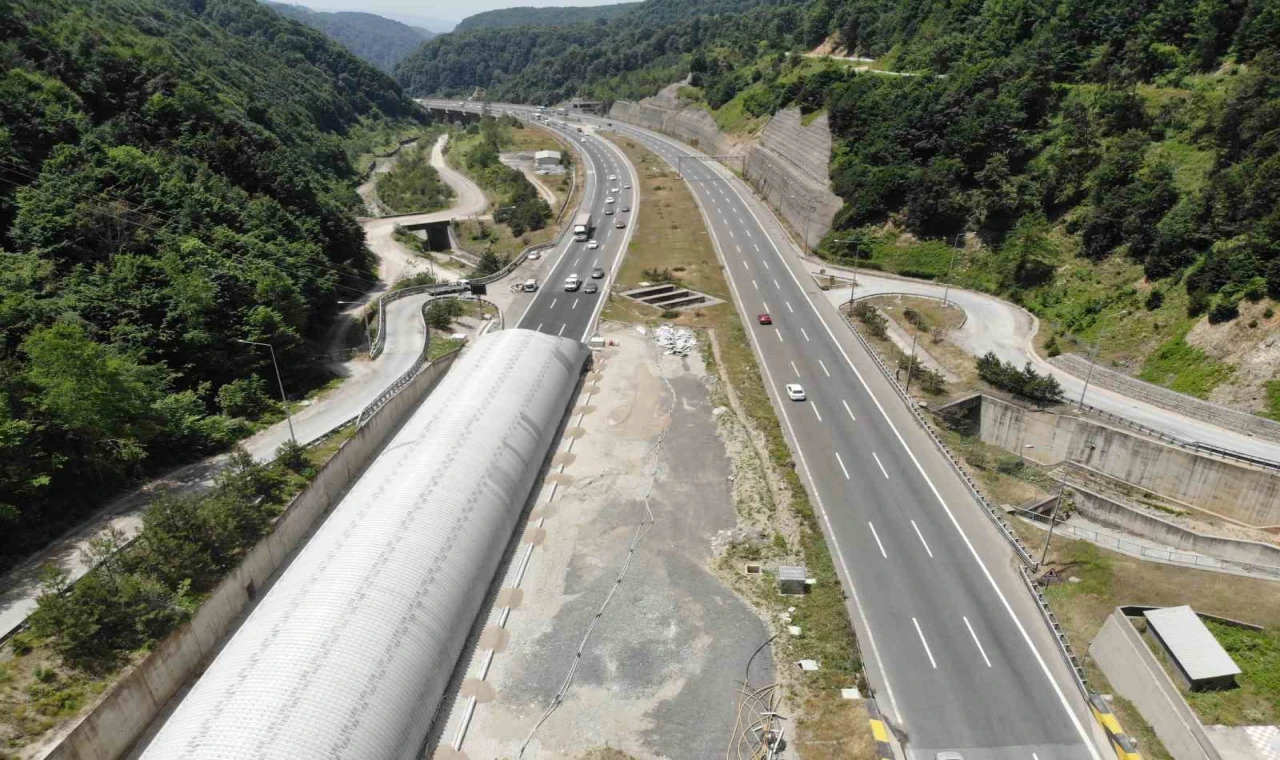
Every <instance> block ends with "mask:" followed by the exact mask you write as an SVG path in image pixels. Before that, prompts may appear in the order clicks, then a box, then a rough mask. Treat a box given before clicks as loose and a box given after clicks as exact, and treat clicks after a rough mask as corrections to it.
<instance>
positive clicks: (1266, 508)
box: [979, 395, 1280, 528]
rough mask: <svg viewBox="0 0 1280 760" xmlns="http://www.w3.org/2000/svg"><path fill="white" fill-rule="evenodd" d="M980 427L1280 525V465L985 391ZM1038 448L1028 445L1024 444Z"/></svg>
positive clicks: (1210, 508) (1016, 443)
mask: <svg viewBox="0 0 1280 760" xmlns="http://www.w3.org/2000/svg"><path fill="white" fill-rule="evenodd" d="M979 435H980V437H981V438H982V440H983V441H984V442H986V443H989V444H991V445H993V446H998V447H1000V448H1002V449H1004V450H1006V451H1013V452H1022V453H1023V454H1024V455H1025V456H1026V457H1027V458H1028V459H1032V460H1034V461H1036V462H1040V463H1041V464H1057V463H1059V462H1062V461H1065V460H1070V461H1072V462H1075V463H1077V464H1081V465H1084V466H1086V467H1088V468H1090V469H1093V470H1096V471H1097V472H1100V473H1102V474H1103V475H1106V476H1107V477H1110V478H1114V479H1116V480H1119V481H1123V482H1124V483H1128V484H1130V485H1133V486H1136V487H1138V488H1141V489H1143V490H1147V491H1151V492H1153V493H1157V494H1160V495H1162V496H1165V497H1168V498H1170V499H1173V500H1175V501H1177V502H1181V503H1182V504H1185V505H1187V506H1190V507H1192V508H1195V509H1200V510H1204V511H1205V512H1209V513H1212V514H1214V515H1217V516H1220V517H1224V518H1226V519H1228V520H1231V521H1235V522H1238V523H1241V524H1244V525H1248V526H1252V527H1256V528H1269V527H1273V526H1277V525H1280V473H1277V472H1275V471H1273V470H1268V469H1264V468H1261V467H1255V466H1253V465H1250V464H1246V463H1243V462H1234V461H1227V460H1224V459H1219V458H1217V457H1213V456H1210V455H1207V454H1202V453H1198V452H1196V451H1193V450H1190V449H1186V448H1183V447H1180V446H1176V445H1173V444H1168V443H1164V442H1161V441H1157V440H1153V439H1150V438H1145V437H1142V436H1139V435H1136V434H1134V433H1131V432H1128V431H1125V430H1120V429H1118V428H1113V427H1110V426H1108V425H1103V424H1101V423H1099V422H1095V421H1093V420H1091V419H1089V418H1087V417H1076V416H1072V415H1067V414H1059V413H1056V412H1044V411H1036V410H1032V409H1027V408H1025V407H1022V406H1019V405H1017V404H1013V403H1010V402H1008V401H1002V400H1000V399H997V398H993V397H991V396H986V395H984V396H983V397H982V410H981V423H980V426H979ZM1028 445H1029V446H1032V447H1033V448H1030V449H1028V448H1026V446H1028Z"/></svg>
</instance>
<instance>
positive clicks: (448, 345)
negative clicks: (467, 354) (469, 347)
mask: <svg viewBox="0 0 1280 760" xmlns="http://www.w3.org/2000/svg"><path fill="white" fill-rule="evenodd" d="M466 343H467V342H466V341H465V340H455V339H453V338H432V340H431V344H430V345H429V346H427V359H428V360H429V361H435V360H436V359H439V358H440V357H442V356H444V355H445V354H448V353H452V352H454V351H457V350H458V349H460V348H462V347H463V346H465V345H466Z"/></svg>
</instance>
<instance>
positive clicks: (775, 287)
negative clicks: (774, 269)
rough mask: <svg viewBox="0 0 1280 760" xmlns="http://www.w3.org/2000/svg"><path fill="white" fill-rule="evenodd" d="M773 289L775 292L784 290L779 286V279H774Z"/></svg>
mask: <svg viewBox="0 0 1280 760" xmlns="http://www.w3.org/2000/svg"><path fill="white" fill-rule="evenodd" d="M773 288H774V290H782V286H781V285H779V284H778V280H777V278H774V280H773Z"/></svg>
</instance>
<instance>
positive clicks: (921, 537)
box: [911, 520, 933, 559]
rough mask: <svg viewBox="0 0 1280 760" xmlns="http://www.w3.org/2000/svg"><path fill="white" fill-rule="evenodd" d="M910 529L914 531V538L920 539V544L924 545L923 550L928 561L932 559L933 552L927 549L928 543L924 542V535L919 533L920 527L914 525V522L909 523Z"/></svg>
mask: <svg viewBox="0 0 1280 760" xmlns="http://www.w3.org/2000/svg"><path fill="white" fill-rule="evenodd" d="M911 527H913V528H915V529H916V536H917V537H918V538H919V539H920V543H921V544H923V545H924V550H925V551H926V552H928V553H929V559H933V550H932V549H930V548H929V542H928V541H925V540H924V534H923V533H921V532H920V526H919V525H916V521H915V520H912V521H911Z"/></svg>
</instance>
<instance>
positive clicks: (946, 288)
mask: <svg viewBox="0 0 1280 760" xmlns="http://www.w3.org/2000/svg"><path fill="white" fill-rule="evenodd" d="M956 239H957V240H959V239H960V236H959V235H956ZM959 252H960V249H959V248H952V249H951V261H950V263H948V264H947V280H946V282H944V283H943V288H942V305H943V306H946V305H947V297H948V296H950V295H951V270H952V268H953V267H955V265H956V254H957V253H959Z"/></svg>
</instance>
